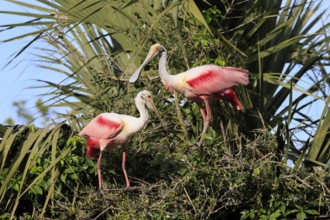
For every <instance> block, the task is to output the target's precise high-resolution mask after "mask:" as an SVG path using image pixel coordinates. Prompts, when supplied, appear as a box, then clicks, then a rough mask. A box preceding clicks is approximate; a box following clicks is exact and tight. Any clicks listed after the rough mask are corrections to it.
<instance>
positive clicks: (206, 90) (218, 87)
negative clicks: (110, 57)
mask: <svg viewBox="0 0 330 220" xmlns="http://www.w3.org/2000/svg"><path fill="white" fill-rule="evenodd" d="M156 55H159V57H160V59H159V68H158V70H159V75H160V78H161V80H162V82H163V84H164V86H165V88H166V89H168V90H169V91H170V92H173V91H177V92H180V93H183V94H184V95H185V96H186V97H187V98H188V99H191V100H193V101H195V102H196V103H197V105H198V106H199V108H200V112H201V114H202V117H203V121H204V127H203V131H202V133H201V135H200V136H201V139H200V142H199V145H200V144H202V142H203V134H205V133H206V131H207V129H208V127H209V123H210V120H211V118H212V113H211V108H210V105H209V99H216V100H219V99H225V100H227V101H229V102H230V103H231V105H232V106H233V107H234V109H236V110H241V109H243V105H242V104H241V102H240V101H239V99H238V97H237V94H236V92H235V90H234V89H233V88H232V87H233V86H235V85H236V84H241V85H247V84H248V83H249V77H248V74H247V73H248V71H247V70H245V69H241V68H236V67H220V66H216V65H203V66H198V67H194V68H191V69H189V70H187V71H186V72H183V73H179V74H177V75H171V74H169V73H168V71H167V67H166V60H167V54H166V49H165V47H164V46H162V45H160V44H158V43H157V44H154V45H152V46H151V47H150V50H149V53H148V55H147V57H146V58H145V60H144V61H143V63H142V64H141V66H140V67H139V68H138V69H137V70H136V71H135V72H134V73H133V75H132V76H131V78H130V79H129V82H131V83H133V82H135V81H136V80H137V79H138V78H139V75H140V73H141V71H142V69H143V67H144V66H145V65H146V64H147V63H149V62H150V61H151V60H152V59H153V58H154V57H155V56H156ZM203 102H204V103H205V108H206V112H205V109H204V107H203Z"/></svg>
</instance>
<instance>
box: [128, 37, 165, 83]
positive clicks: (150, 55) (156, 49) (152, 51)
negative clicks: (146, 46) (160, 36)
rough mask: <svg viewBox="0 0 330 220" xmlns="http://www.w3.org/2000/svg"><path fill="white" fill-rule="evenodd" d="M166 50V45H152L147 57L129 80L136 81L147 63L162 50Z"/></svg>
mask: <svg viewBox="0 0 330 220" xmlns="http://www.w3.org/2000/svg"><path fill="white" fill-rule="evenodd" d="M165 51H166V49H165V47H164V46H162V45H161V44H159V43H157V44H154V45H152V46H151V47H150V50H149V53H148V55H147V57H146V58H145V60H144V61H143V63H142V64H141V66H140V67H139V68H138V69H137V70H136V71H135V72H134V73H133V75H132V76H131V78H129V82H130V83H134V82H135V81H136V80H138V78H139V76H140V73H141V71H142V69H143V68H144V67H145V65H147V64H148V63H149V62H150V61H151V60H152V59H153V58H154V57H155V56H156V55H158V54H161V53H162V52H165Z"/></svg>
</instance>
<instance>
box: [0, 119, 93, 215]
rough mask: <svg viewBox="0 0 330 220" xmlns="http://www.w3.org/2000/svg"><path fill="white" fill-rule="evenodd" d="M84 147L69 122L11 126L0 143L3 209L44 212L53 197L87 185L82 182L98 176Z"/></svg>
mask: <svg viewBox="0 0 330 220" xmlns="http://www.w3.org/2000/svg"><path fill="white" fill-rule="evenodd" d="M84 149H85V147H84V141H83V140H82V139H81V138H80V137H79V138H78V137H76V136H72V131H71V129H70V128H69V127H68V126H67V125H66V124H58V125H52V124H51V125H49V126H48V127H46V128H43V129H39V128H35V127H33V126H30V127H24V126H22V127H18V128H17V127H11V128H8V129H7V131H6V132H5V134H4V135H3V136H2V140H1V144H0V153H1V154H0V155H1V157H0V164H1V167H0V182H1V187H0V198H1V199H0V207H1V212H2V213H10V215H11V217H13V216H21V215H23V214H24V213H35V214H34V215H35V216H37V215H38V216H39V215H41V216H42V215H43V213H45V212H46V209H49V207H52V206H53V205H54V201H58V202H60V201H62V200H66V199H68V197H69V198H72V195H74V194H77V192H78V190H79V189H80V188H81V185H83V187H87V186H86V185H85V184H82V183H83V182H84V181H85V180H88V179H89V176H90V174H92V175H93V176H95V166H94V164H93V163H91V161H89V160H86V159H85V158H84V157H82V156H83V154H84V153H83V152H84ZM83 180H84V181H83ZM74 197H75V196H74ZM50 200H51V201H52V204H49V201H50ZM19 204H24V205H20V206H19ZM18 206H19V207H20V208H19V209H17V207H18ZM32 217H33V216H32Z"/></svg>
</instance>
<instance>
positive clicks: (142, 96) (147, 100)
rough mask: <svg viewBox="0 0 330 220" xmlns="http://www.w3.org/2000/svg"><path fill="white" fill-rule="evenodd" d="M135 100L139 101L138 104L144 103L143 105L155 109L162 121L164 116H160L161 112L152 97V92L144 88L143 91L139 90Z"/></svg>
mask: <svg viewBox="0 0 330 220" xmlns="http://www.w3.org/2000/svg"><path fill="white" fill-rule="evenodd" d="M135 102H136V103H137V105H139V104H142V105H144V106H146V107H147V108H148V109H150V110H153V111H154V112H155V113H156V115H157V117H158V119H159V120H160V121H162V118H161V117H160V114H159V112H158V110H157V108H156V105H155V103H154V100H153V98H152V93H151V92H149V91H147V90H143V91H141V92H139V93H138V94H137V96H136V98H135Z"/></svg>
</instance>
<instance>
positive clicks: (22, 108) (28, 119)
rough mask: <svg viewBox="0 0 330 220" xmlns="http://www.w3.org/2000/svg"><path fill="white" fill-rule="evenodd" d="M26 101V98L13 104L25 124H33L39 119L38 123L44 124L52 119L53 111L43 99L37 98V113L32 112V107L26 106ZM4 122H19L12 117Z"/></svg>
mask: <svg viewBox="0 0 330 220" xmlns="http://www.w3.org/2000/svg"><path fill="white" fill-rule="evenodd" d="M26 102H27V101H26V100H21V101H15V102H13V104H12V105H13V107H14V109H15V111H16V114H17V116H18V118H19V119H20V121H22V122H23V124H32V123H33V122H36V120H38V122H39V123H38V124H40V125H42V126H45V125H47V124H48V123H49V121H50V120H51V113H52V111H51V110H50V108H49V107H48V106H47V105H45V104H44V102H43V101H42V99H41V98H39V99H37V101H36V103H35V109H36V110H37V113H32V112H31V111H30V109H28V108H27V107H26ZM40 119H41V120H40ZM4 123H5V124H7V125H15V124H16V123H17V122H15V121H14V119H12V118H7V119H6V120H5V122H4Z"/></svg>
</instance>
